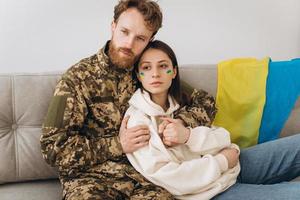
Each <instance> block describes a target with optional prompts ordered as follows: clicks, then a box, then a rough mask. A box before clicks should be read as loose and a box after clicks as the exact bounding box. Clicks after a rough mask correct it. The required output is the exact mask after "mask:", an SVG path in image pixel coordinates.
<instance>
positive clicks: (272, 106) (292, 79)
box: [258, 58, 300, 143]
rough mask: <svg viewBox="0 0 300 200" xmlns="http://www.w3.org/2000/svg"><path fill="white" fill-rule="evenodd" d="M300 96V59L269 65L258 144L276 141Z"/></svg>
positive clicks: (271, 62)
mask: <svg viewBox="0 0 300 200" xmlns="http://www.w3.org/2000/svg"><path fill="white" fill-rule="evenodd" d="M299 94H300V59H299V58H298V59H293V60H291V61H279V62H273V61H270V63H269V73H268V78H267V85H266V102H265V107H264V111H263V116H262V121H261V125H260V129H259V138H258V143H263V142H266V141H269V140H274V139H277V138H278V137H279V134H280V132H281V130H282V128H283V126H284V124H285V122H286V120H287V119H288V116H289V115H290V113H291V111H292V109H293V107H294V105H295V103H296V101H297V99H298V97H299Z"/></svg>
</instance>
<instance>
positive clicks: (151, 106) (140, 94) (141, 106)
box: [129, 88, 179, 116]
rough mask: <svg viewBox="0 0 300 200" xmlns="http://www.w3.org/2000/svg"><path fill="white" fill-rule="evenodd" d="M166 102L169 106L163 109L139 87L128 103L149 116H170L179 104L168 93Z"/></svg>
mask: <svg viewBox="0 0 300 200" xmlns="http://www.w3.org/2000/svg"><path fill="white" fill-rule="evenodd" d="M168 102H169V105H170V106H169V108H168V110H167V111H164V109H163V108H162V107H161V106H159V105H158V104H156V103H154V102H153V101H152V100H151V98H150V94H149V93H148V92H147V91H145V90H143V91H142V90H141V89H140V88H139V89H137V90H136V92H135V93H134V94H133V96H132V97H131V99H130V100H129V104H130V105H131V106H134V107H136V108H137V109H138V110H141V111H143V112H144V113H145V114H146V115H149V116H157V115H168V116H171V115H172V113H173V112H174V111H176V110H177V109H178V108H179V104H178V103H177V102H176V100H175V99H174V98H172V97H171V96H170V95H168Z"/></svg>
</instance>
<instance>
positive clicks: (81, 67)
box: [65, 54, 98, 74]
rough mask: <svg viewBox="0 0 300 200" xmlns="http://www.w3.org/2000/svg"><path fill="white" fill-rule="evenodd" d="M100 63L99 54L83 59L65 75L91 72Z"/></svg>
mask: <svg viewBox="0 0 300 200" xmlns="http://www.w3.org/2000/svg"><path fill="white" fill-rule="evenodd" d="M97 63H98V59H97V54H93V55H92V56H89V57H86V58H83V59H81V60H80V61H79V62H77V63H76V64H74V65H72V66H71V67H70V68H69V69H68V70H67V71H66V72H65V74H68V73H72V74H78V73H83V72H86V71H89V70H91V69H92V68H93V66H95V65H96V64H97Z"/></svg>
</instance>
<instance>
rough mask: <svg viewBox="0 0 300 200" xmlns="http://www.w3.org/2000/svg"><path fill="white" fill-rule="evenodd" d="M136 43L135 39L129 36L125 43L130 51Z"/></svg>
mask: <svg viewBox="0 0 300 200" xmlns="http://www.w3.org/2000/svg"><path fill="white" fill-rule="evenodd" d="M133 43H134V37H131V36H128V37H127V38H126V41H125V47H126V48H128V49H132V47H133Z"/></svg>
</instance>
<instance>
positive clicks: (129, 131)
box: [119, 116, 150, 153]
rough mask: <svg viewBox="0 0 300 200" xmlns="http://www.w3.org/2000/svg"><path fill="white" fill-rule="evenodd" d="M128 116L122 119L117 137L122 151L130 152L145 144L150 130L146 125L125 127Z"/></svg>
mask: <svg viewBox="0 0 300 200" xmlns="http://www.w3.org/2000/svg"><path fill="white" fill-rule="evenodd" d="M128 120H129V116H127V117H125V118H124V119H123V120H122V124H121V127H120V132H119V137H120V142H121V146H122V148H123V152H124V153H132V152H134V151H136V150H137V149H139V148H141V147H143V146H146V145H147V144H148V141H149V139H150V131H149V128H148V126H146V125H138V126H135V127H132V128H127V123H128Z"/></svg>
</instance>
